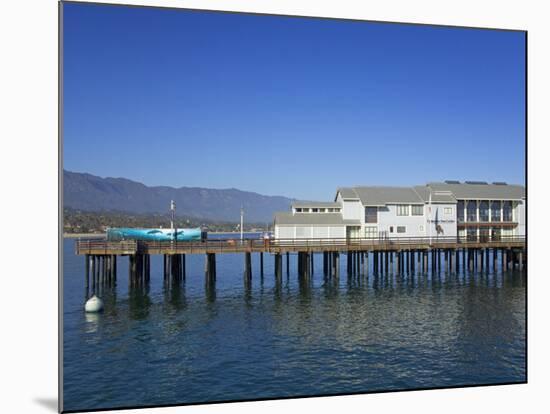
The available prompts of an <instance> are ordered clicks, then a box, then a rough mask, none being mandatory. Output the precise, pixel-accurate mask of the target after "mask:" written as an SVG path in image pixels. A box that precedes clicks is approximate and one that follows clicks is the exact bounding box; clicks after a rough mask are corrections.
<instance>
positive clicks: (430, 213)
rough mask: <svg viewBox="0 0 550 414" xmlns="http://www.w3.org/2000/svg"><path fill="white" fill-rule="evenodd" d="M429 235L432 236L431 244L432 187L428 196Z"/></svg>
mask: <svg viewBox="0 0 550 414" xmlns="http://www.w3.org/2000/svg"><path fill="white" fill-rule="evenodd" d="M428 236H429V238H430V245H431V244H432V189H431V188H430V195H429V198H428Z"/></svg>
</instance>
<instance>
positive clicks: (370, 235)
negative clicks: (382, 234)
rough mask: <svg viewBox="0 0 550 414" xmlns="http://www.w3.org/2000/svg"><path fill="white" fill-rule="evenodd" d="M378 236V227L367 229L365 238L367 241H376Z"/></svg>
mask: <svg viewBox="0 0 550 414" xmlns="http://www.w3.org/2000/svg"><path fill="white" fill-rule="evenodd" d="M377 236H378V228H377V227H376V226H374V227H373V226H368V227H365V237H366V238H367V239H374V238H376V237H377Z"/></svg>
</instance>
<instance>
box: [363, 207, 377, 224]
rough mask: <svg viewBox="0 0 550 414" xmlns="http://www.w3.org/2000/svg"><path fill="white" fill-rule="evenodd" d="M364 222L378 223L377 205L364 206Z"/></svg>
mask: <svg viewBox="0 0 550 414" xmlns="http://www.w3.org/2000/svg"><path fill="white" fill-rule="evenodd" d="M365 223H378V207H365Z"/></svg>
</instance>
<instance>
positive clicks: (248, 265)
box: [244, 252, 252, 279]
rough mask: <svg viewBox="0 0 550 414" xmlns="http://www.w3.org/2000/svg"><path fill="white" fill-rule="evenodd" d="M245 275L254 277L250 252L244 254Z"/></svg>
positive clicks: (249, 277)
mask: <svg viewBox="0 0 550 414" xmlns="http://www.w3.org/2000/svg"><path fill="white" fill-rule="evenodd" d="M244 277H245V278H246V279H251V278H252V257H251V253H250V252H245V254H244Z"/></svg>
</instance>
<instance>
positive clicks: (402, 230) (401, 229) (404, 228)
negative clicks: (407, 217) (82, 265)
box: [397, 226, 407, 233]
mask: <svg viewBox="0 0 550 414" xmlns="http://www.w3.org/2000/svg"><path fill="white" fill-rule="evenodd" d="M397 232H398V233H406V232H407V227H405V226H397Z"/></svg>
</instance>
